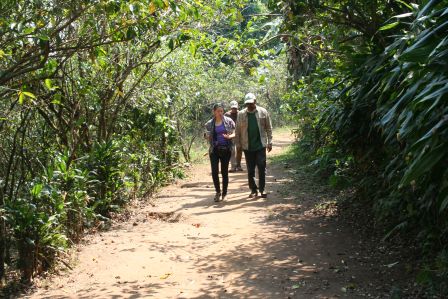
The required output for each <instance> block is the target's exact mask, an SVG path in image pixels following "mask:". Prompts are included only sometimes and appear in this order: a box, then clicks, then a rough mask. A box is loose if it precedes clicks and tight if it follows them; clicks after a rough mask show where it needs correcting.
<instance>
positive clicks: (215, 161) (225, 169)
mask: <svg viewBox="0 0 448 299" xmlns="http://www.w3.org/2000/svg"><path fill="white" fill-rule="evenodd" d="M231 155H232V152H231V151H230V149H229V150H228V151H219V152H218V151H213V152H212V153H211V154H210V164H211V166H212V178H213V185H215V190H216V192H217V193H221V187H220V185H219V162H221V175H222V194H227V187H228V186H229V162H230V156H231Z"/></svg>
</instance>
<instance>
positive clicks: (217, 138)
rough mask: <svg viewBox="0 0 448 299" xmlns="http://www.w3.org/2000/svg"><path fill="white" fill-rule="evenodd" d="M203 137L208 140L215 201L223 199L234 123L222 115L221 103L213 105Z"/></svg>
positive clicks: (227, 182)
mask: <svg viewBox="0 0 448 299" xmlns="http://www.w3.org/2000/svg"><path fill="white" fill-rule="evenodd" d="M205 129H206V134H205V137H206V138H207V139H208V140H209V143H210V147H209V157H210V164H211V167H212V177H213V184H214V185H215V191H216V195H215V202H218V201H220V200H225V199H226V196H227V187H228V185H229V161H230V157H231V155H232V138H233V137H235V123H234V122H233V120H232V119H231V118H230V117H227V116H225V115H224V108H223V106H222V105H221V104H215V105H214V106H213V118H212V119H210V120H209V121H208V122H207V123H206V124H205ZM220 163H221V175H222V189H221V186H220V183H219V164H220Z"/></svg>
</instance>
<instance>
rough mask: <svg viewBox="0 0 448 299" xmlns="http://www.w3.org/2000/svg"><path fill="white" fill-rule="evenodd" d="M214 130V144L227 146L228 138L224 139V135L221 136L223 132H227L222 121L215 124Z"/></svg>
mask: <svg viewBox="0 0 448 299" xmlns="http://www.w3.org/2000/svg"><path fill="white" fill-rule="evenodd" d="M215 132H216V137H217V141H216V143H217V144H216V145H223V146H228V145H229V140H228V139H225V138H224V136H222V135H223V134H227V130H226V128H225V126H224V122H223V123H222V124H221V125H219V126H215Z"/></svg>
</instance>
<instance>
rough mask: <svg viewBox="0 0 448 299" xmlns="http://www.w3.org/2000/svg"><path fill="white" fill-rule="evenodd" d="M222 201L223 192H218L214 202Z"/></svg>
mask: <svg viewBox="0 0 448 299" xmlns="http://www.w3.org/2000/svg"><path fill="white" fill-rule="evenodd" d="M220 199H221V192H216V194H215V199H214V201H215V202H218V201H219V200H220Z"/></svg>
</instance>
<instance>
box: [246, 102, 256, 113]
mask: <svg viewBox="0 0 448 299" xmlns="http://www.w3.org/2000/svg"><path fill="white" fill-rule="evenodd" d="M256 107H257V106H256V105H255V103H250V104H246V108H247V110H248V111H250V112H252V111H254V110H255V108H256Z"/></svg>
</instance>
